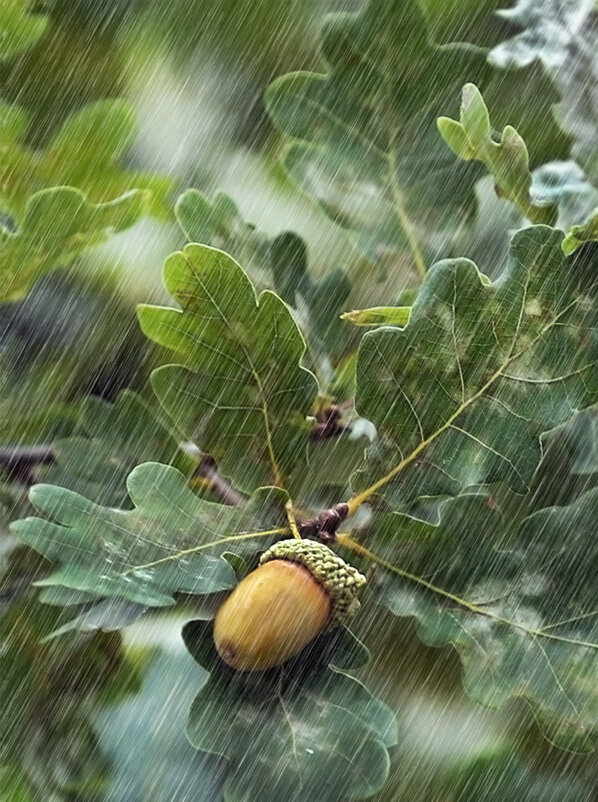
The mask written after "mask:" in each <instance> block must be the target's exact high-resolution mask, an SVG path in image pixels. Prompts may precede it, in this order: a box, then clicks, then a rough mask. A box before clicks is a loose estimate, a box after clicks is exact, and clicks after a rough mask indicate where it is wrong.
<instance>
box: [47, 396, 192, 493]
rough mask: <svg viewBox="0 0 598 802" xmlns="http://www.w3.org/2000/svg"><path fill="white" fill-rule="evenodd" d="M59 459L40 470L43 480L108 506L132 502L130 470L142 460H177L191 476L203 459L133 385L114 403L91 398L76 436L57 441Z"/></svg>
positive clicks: (186, 474)
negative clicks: (185, 448)
mask: <svg viewBox="0 0 598 802" xmlns="http://www.w3.org/2000/svg"><path fill="white" fill-rule="evenodd" d="M52 448H53V451H54V454H55V462H54V463H53V464H51V465H47V466H43V467H42V468H40V469H38V471H37V473H36V479H37V481H41V482H43V483H44V484H53V485H60V486H61V487H65V488H67V489H69V490H73V491H75V492H76V493H79V494H80V495H82V496H85V498H88V499H90V500H91V501H94V502H95V503H96V504H102V505H105V506H107V507H120V508H126V507H127V506H128V505H129V504H130V499H129V496H128V493H127V490H126V484H125V483H126V479H127V475H128V474H129V473H130V472H131V471H132V470H133V468H135V466H136V465H140V464H141V463H142V462H149V461H153V462H159V463H162V464H165V465H173V466H174V467H175V468H177V469H178V470H180V471H181V473H183V474H184V475H185V476H190V475H191V473H192V472H193V470H194V468H195V467H196V464H197V460H196V459H194V458H193V457H192V456H190V455H189V454H187V453H185V452H184V451H183V450H182V449H181V447H180V444H179V441H178V438H176V437H175V435H174V433H173V432H172V431H171V430H170V429H169V428H168V426H167V425H166V423H165V422H163V421H161V420H160V419H159V417H158V416H157V415H156V413H155V412H154V411H153V410H152V409H151V407H150V406H149V405H148V404H147V403H146V402H145V401H143V399H142V398H141V397H140V396H138V395H137V394H136V393H134V392H132V391H131V390H123V391H122V392H121V393H119V395H118V397H117V399H116V401H115V402H114V403H113V404H110V403H108V402H107V401H103V400H102V399H100V398H97V397H96V396H90V397H88V398H86V399H85V401H84V402H83V405H82V409H81V414H80V418H79V421H78V424H77V434H76V436H74V437H67V438H63V439H60V440H58V441H56V442H55V443H53V444H52Z"/></svg>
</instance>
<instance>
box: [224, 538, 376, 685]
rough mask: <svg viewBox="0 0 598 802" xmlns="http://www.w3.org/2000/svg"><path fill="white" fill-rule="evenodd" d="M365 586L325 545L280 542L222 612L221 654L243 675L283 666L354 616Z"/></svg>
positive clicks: (230, 599) (263, 559)
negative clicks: (316, 639)
mask: <svg viewBox="0 0 598 802" xmlns="http://www.w3.org/2000/svg"><path fill="white" fill-rule="evenodd" d="M364 584H365V577H364V576H363V575H362V574H360V573H359V571H357V570H356V569H355V568H353V566H351V565H348V564H347V563H346V562H345V561H344V560H342V559H341V558H340V557H339V556H338V555H337V554H335V553H334V552H333V551H332V550H331V549H329V548H328V547H327V546H324V545H323V544H322V543H317V542H316V541H314V540H281V541H279V542H278V543H275V544H274V546H272V547H271V548H270V549H268V551H266V552H265V553H264V554H263V555H262V558H261V560H260V566H259V567H258V568H256V570H255V571H252V572H251V573H250V574H249V575H248V576H246V577H245V579H243V580H242V581H241V582H240V583H239V584H238V585H237V587H236V588H235V589H234V590H233V592H232V593H231V595H230V596H229V597H228V598H227V599H226V601H225V602H224V604H223V605H222V606H221V607H220V609H219V610H218V613H217V615H216V619H215V621H214V643H215V644H216V649H217V651H218V654H219V655H220V657H221V658H222V659H223V660H224V662H225V663H228V665H230V666H232V667H233V668H235V669H237V670H239V671H262V670H264V669H266V668H272V667H273V666H278V665H281V664H282V663H284V662H285V661H286V660H288V659H289V658H291V657H293V656H294V655H296V654H297V653H298V652H300V651H301V650H302V649H303V648H304V647H305V646H307V644H308V643H309V642H310V641H312V640H313V639H314V638H315V637H316V636H317V635H319V634H320V633H321V632H323V631H325V630H327V629H332V628H334V627H336V626H338V625H339V624H340V623H342V622H343V621H344V620H345V619H347V618H349V617H350V616H351V615H353V614H354V613H355V612H356V610H357V609H358V607H359V602H358V600H357V594H358V592H359V590H360V589H361V588H362V587H363V585H364Z"/></svg>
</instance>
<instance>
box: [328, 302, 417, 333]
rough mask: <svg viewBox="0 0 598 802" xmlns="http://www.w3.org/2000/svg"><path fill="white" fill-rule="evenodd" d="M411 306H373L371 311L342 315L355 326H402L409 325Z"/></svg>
mask: <svg viewBox="0 0 598 802" xmlns="http://www.w3.org/2000/svg"><path fill="white" fill-rule="evenodd" d="M410 314H411V307H410V306H372V307H370V308H369V309H352V310H351V311H350V312H344V313H343V314H342V315H341V318H342V319H343V320H348V321H349V323H353V325H354V326H400V327H401V328H403V327H404V326H406V325H407V323H409V315H410Z"/></svg>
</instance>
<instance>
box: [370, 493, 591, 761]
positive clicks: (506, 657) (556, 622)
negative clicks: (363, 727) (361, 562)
mask: <svg viewBox="0 0 598 802" xmlns="http://www.w3.org/2000/svg"><path fill="white" fill-rule="evenodd" d="M597 511H598V492H597V491H596V490H594V491H590V492H589V493H587V494H585V495H584V496H581V497H580V498H579V499H577V500H576V501H575V502H574V503H573V504H571V505H569V506H568V507H560V508H549V509H546V510H541V511H539V512H537V513H535V514H533V515H532V516H530V517H529V518H527V519H526V520H525V521H524V523H523V526H522V528H521V530H520V532H519V535H518V537H517V538H516V540H515V541H514V542H513V543H511V544H510V546H509V550H506V549H507V543H506V542H505V535H506V531H505V529H504V525H503V521H502V516H501V513H500V511H499V509H498V507H497V505H496V503H494V502H493V500H492V499H489V498H486V497H484V496H461V497H457V498H455V499H453V500H451V501H448V502H445V503H444V504H443V505H441V508H440V522H439V524H438V525H437V526H432V525H430V524H425V523H422V522H421V521H417V520H415V519H413V518H409V517H408V516H406V515H401V514H389V515H387V516H385V517H384V519H383V523H382V525H381V526H379V527H375V528H374V527H372V531H371V533H370V535H371V537H370V538H369V539H368V546H371V551H370V550H369V549H368V550H367V551H368V554H371V552H372V551H373V552H375V553H376V555H377V560H378V561H379V563H380V564H381V573H380V574H379V575H377V578H376V580H375V583H374V585H373V590H374V593H375V594H376V596H377V598H378V600H379V601H380V602H381V603H382V604H383V605H385V606H387V607H388V608H389V609H390V610H391V611H392V612H393V613H394V614H396V615H398V616H413V617H414V618H416V620H417V627H418V634H419V636H420V638H421V639H422V640H423V641H424V642H425V643H427V644H429V645H433V646H441V645H445V644H449V643H451V644H453V645H454V647H455V648H456V650H457V652H458V653H459V656H460V658H461V661H462V663H463V674H464V679H463V682H464V686H465V689H466V691H467V692H468V694H470V695H471V696H472V697H473V698H474V699H475V700H477V701H478V702H481V703H482V704H485V705H488V706H490V707H495V708H498V707H501V706H502V705H504V704H505V703H506V702H507V701H509V700H510V699H512V698H514V697H519V698H522V699H524V700H525V701H526V702H527V703H528V704H529V705H530V706H531V707H532V709H533V712H534V715H535V717H536V719H537V721H538V722H539V724H540V726H541V728H542V731H543V733H544V735H545V736H546V737H547V738H548V739H549V740H550V741H551V742H553V743H555V744H557V745H558V746H560V747H563V748H567V749H573V750H581V751H587V750H590V749H594V748H595V745H596V739H597V736H598V729H597V727H596V721H598V692H597V689H596V683H595V681H594V679H595V677H596V672H597V671H598V613H597V610H596V604H595V599H596V590H597V587H596V568H597V567H598V550H597V547H596V542H595V537H594V531H593V529H594V523H593V522H594V521H595V516H596V512H597ZM356 550H357V551H358V553H359V549H356ZM363 551H364V552H365V551H366V550H365V549H364V550H363ZM366 556H367V555H366ZM399 566H400V567H399Z"/></svg>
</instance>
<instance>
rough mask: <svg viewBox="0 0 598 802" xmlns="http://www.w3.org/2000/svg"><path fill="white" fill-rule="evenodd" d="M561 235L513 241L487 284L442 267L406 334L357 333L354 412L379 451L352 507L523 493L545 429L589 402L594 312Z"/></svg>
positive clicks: (462, 269) (596, 353)
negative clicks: (498, 484) (504, 263)
mask: <svg viewBox="0 0 598 802" xmlns="http://www.w3.org/2000/svg"><path fill="white" fill-rule="evenodd" d="M562 237H563V234H562V232H560V231H556V230H554V229H550V228H547V227H543V226H537V227H534V228H528V229H525V230H523V231H521V232H519V233H518V234H516V235H515V237H514V238H513V241H512V245H511V253H510V263H509V265H508V267H507V269H506V271H505V273H504V274H503V275H502V276H501V277H500V278H499V279H498V280H497V281H496V282H494V283H492V284H488V283H486V282H484V281H483V280H482V278H481V276H480V273H479V272H478V270H477V268H476V266H475V265H474V264H473V263H472V262H470V261H468V260H465V259H455V260H447V261H444V262H440V263H439V264H437V265H436V266H435V267H434V268H433V269H432V271H431V272H430V273H429V275H428V276H427V277H426V280H425V282H424V284H423V286H422V288H421V291H420V293H419V295H418V298H417V300H416V301H415V303H414V305H413V309H412V313H411V318H410V320H409V324H408V326H407V327H406V328H405V329H398V328H390V327H389V328H381V329H377V330H376V331H373V332H368V333H367V334H366V335H365V336H364V338H363V340H362V343H361V347H360V349H359V357H358V364H357V390H356V409H357V412H358V413H359V414H360V415H362V416H363V417H365V418H367V419H369V420H371V421H372V422H373V423H374V424H375V425H376V427H377V429H378V434H379V437H380V444H379V445H378V447H377V448H376V449H375V452H374V450H372V453H371V460H370V466H369V468H368V469H367V470H366V471H365V472H363V473H362V474H360V475H358V477H357V481H356V485H357V489H358V490H359V491H361V495H359V496H357V499H356V504H357V506H358V505H359V503H361V502H362V501H364V500H366V499H367V498H369V497H370V496H371V495H373V494H374V493H376V492H380V493H382V494H384V495H385V496H386V498H387V499H390V500H391V501H392V503H393V504H395V505H398V506H399V507H400V506H402V505H408V504H409V503H410V502H411V501H412V500H413V499H415V498H417V497H418V496H443V495H448V496H452V495H457V494H458V493H459V492H460V491H461V490H463V489H464V488H467V487H470V486H473V485H480V484H485V483H488V482H494V481H502V482H504V483H505V484H506V485H507V486H509V487H511V488H512V489H513V490H515V491H517V492H524V491H526V490H527V489H528V488H529V485H530V480H531V478H532V476H533V474H534V471H535V469H536V467H537V465H538V463H539V461H540V457H541V454H542V451H541V441H540V438H541V435H542V434H543V432H546V431H548V430H550V429H552V428H554V427H555V426H558V425H559V424H561V423H563V422H564V421H566V420H567V419H569V418H571V417H572V416H573V415H574V414H575V412H576V411H577V410H579V409H583V408H585V407H588V406H590V405H591V404H593V403H595V402H596V400H597V398H598V371H597V370H596V364H597V361H598V329H597V319H596V312H597V310H596V304H595V300H594V298H593V297H592V295H591V289H592V288H591V287H587V286H586V284H585V279H584V277H583V275H582V274H581V272H580V274H579V275H578V273H577V271H576V270H574V269H573V268H572V265H571V264H570V263H569V262H568V260H567V259H566V257H565V256H564V255H563V252H562V250H561V247H560V245H561V240H562ZM594 281H595V279H594Z"/></svg>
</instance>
